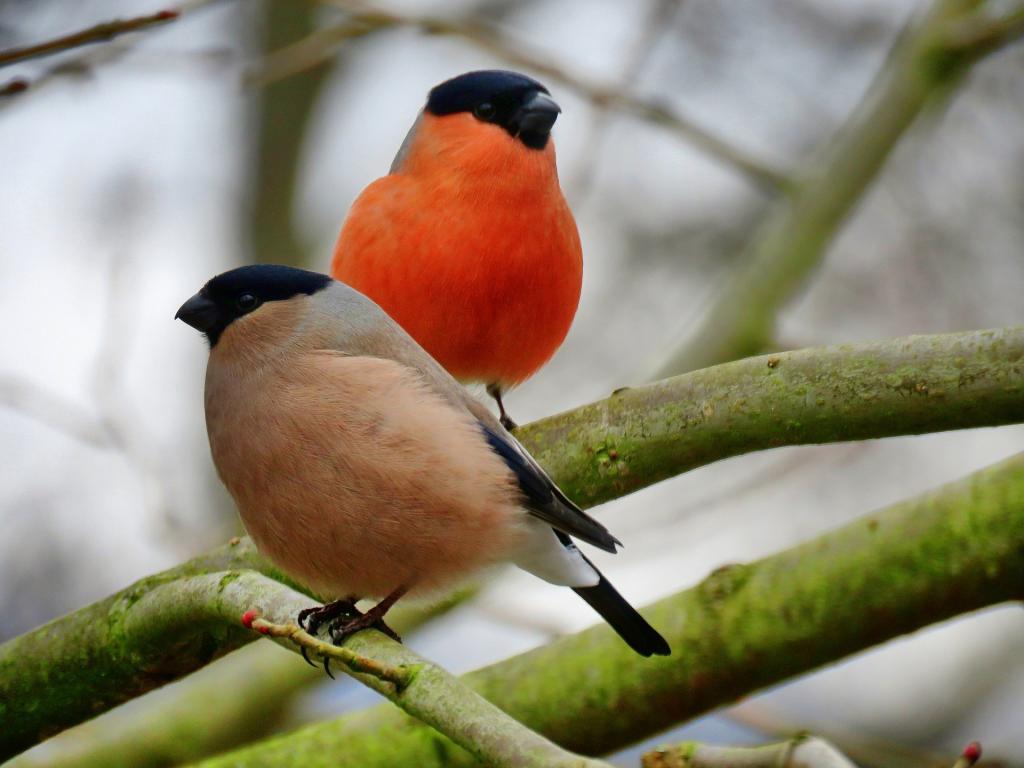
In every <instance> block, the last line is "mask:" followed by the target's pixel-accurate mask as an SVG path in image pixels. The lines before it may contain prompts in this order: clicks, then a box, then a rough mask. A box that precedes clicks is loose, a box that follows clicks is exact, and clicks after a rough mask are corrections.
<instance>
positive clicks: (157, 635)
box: [0, 571, 607, 768]
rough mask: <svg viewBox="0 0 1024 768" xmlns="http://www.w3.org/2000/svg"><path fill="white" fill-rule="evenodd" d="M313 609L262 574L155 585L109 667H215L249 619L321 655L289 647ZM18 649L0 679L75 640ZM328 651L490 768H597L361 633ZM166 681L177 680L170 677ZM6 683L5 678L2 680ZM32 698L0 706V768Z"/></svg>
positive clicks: (84, 650) (131, 617)
mask: <svg viewBox="0 0 1024 768" xmlns="http://www.w3.org/2000/svg"><path fill="white" fill-rule="evenodd" d="M311 603H312V601H311V600H310V599H309V598H308V597H306V596H304V595H302V594H300V593H298V592H296V591H295V590H293V589H291V588H290V587H287V586H285V585H283V584H280V583H278V582H276V581H273V580H272V579H269V578H267V577H266V576H263V575H262V574H259V573H255V572H253V571H223V572H220V573H209V574H203V575H199V576H185V577H182V578H179V579H176V580H173V581H169V582H163V583H161V584H159V585H157V586H154V587H153V588H152V589H150V590H148V591H146V592H145V593H143V594H140V595H139V596H138V597H137V599H135V600H133V601H131V603H130V604H121V605H118V606H116V607H115V608H114V610H113V611H112V612H111V614H110V615H108V617H107V619H108V623H110V624H116V633H117V635H118V636H119V637H120V638H121V640H122V642H121V646H122V647H123V649H124V650H125V651H126V653H124V654H123V655H122V657H121V658H119V659H117V660H116V663H117V664H119V665H121V666H124V667H127V668H128V672H129V673H134V674H136V675H139V674H143V675H153V674H166V673H167V671H165V670H166V664H167V663H170V664H181V663H184V664H192V663H194V662H193V661H192V660H194V659H196V658H199V659H203V658H204V657H205V658H206V659H212V658H216V657H217V656H219V655H222V654H223V653H224V652H225V651H226V650H230V649H233V648H235V647H237V646H238V645H240V644H241V642H240V638H239V637H238V635H239V634H240V633H246V632H249V631H251V630H247V629H244V628H243V627H242V622H241V620H240V618H241V617H242V615H243V614H245V613H246V612H247V611H250V610H254V611H256V612H257V613H258V614H259V615H260V616H262V617H267V618H263V619H256V620H255V622H250V624H251V626H252V629H253V630H257V631H259V632H262V633H264V634H268V635H270V636H271V637H274V638H276V639H277V640H278V641H279V642H281V643H282V644H284V645H285V646H286V647H289V648H293V649H295V650H296V652H297V650H298V647H299V645H306V646H308V647H310V648H312V649H313V650H326V649H322V648H321V647H320V644H319V642H318V641H317V640H316V639H315V638H312V637H310V636H306V637H305V638H303V637H296V635H297V633H301V634H302V635H305V633H302V632H301V630H298V629H297V627H293V626H292V623H291V619H292V618H293V617H294V616H295V615H296V614H297V613H298V612H299V611H300V610H302V609H303V608H306V607H309V606H310V605H311ZM293 630H295V631H293ZM28 638H31V639H32V640H34V641H35V642H34V643H31V642H30V641H28V640H27V639H28ZM20 640H21V642H18V641H17V640H16V641H14V642H15V644H14V647H13V648H10V649H9V648H7V646H4V650H5V651H7V653H5V654H4V656H3V657H0V671H3V672H4V673H10V671H11V670H10V665H12V664H14V663H17V661H18V659H17V657H16V655H15V654H16V653H17V652H18V651H21V652H23V653H33V652H34V656H35V659H34V660H36V661H37V662H38V661H39V660H42V658H43V657H46V656H50V658H49V660H50V661H54V660H55V659H54V658H53V656H52V655H51V654H52V653H53V648H51V647H48V646H47V643H48V642H54V641H55V642H58V643H60V645H61V646H62V649H63V650H64V651H69V650H73V649H74V646H75V643H76V638H74V637H73V636H70V637H69V636H57V637H47V636H46V634H45V633H44V634H39V633H32V634H30V635H28V636H25V638H21V639H20ZM296 643H298V644H296ZM353 646H356V647H353ZM329 650H330V653H331V656H332V658H333V659H335V660H337V661H339V662H341V663H340V664H338V665H336V666H337V668H341V669H343V670H345V671H346V672H348V674H350V675H351V676H352V677H355V678H356V679H358V680H360V681H361V682H363V683H364V684H366V685H368V686H369V687H371V688H373V689H374V690H375V691H377V692H378V693H381V694H382V695H384V696H386V697H387V698H389V699H390V700H391V701H393V702H394V703H395V704H397V705H398V706H399V707H401V708H402V709H403V710H405V711H406V712H408V713H409V714H410V715H412V716H414V717H416V718H417V719H418V720H419V721H420V722H423V723H427V724H430V725H432V726H434V727H436V728H439V729H440V730H441V731H442V732H443V733H445V734H446V736H447V737H448V738H451V739H452V741H453V742H455V743H456V744H459V745H460V746H461V747H462V748H464V749H466V750H468V751H469V752H470V753H472V754H474V755H475V756H476V757H477V758H479V759H480V760H482V761H484V762H486V763H487V764H489V765H493V766H499V767H500V766H522V767H523V768H529V767H530V766H537V768H540V766H566V768H568V767H569V766H572V768H587V767H588V766H592V768H601V766H604V764H603V763H600V762H599V761H589V760H586V759H585V758H581V757H579V756H576V755H572V754H570V753H568V752H566V751H565V750H563V749H561V748H560V747H558V746H556V745H555V744H553V743H551V742H550V741H548V740H547V739H545V738H544V737H542V736H540V735H538V734H536V733H533V732H531V731H530V730H529V729H527V728H524V727H523V726H522V725H520V724H519V723H517V722H515V720H513V719H512V718H510V717H509V716H508V715H506V714H505V713H504V712H502V711H501V710H499V709H498V708H497V707H495V706H494V705H493V704H491V703H490V702H488V701H486V700H484V699H483V698H482V697H480V696H479V695H478V694H476V693H474V692H473V691H471V690H470V689H468V688H466V687H465V686H464V685H463V684H462V683H460V682H459V681H458V680H457V679H456V678H455V677H453V676H452V675H450V674H449V673H447V672H445V671H444V670H442V669H441V668H439V667H437V666H436V665H434V664H432V663H431V662H429V661H426V660H425V659H423V658H421V657H419V656H417V655H416V654H414V653H413V652H412V651H410V650H408V649H407V648H405V647H404V646H402V645H400V644H398V643H396V642H394V641H393V640H390V639H389V638H387V637H385V636H384V635H382V634H380V633H378V632H373V631H370V632H363V633H361V634H360V635H359V636H358V637H354V638H352V639H350V640H349V641H348V642H346V643H345V645H344V646H343V647H341V648H331V649H329ZM106 651H107V648H95V647H92V648H90V647H88V646H84V647H81V648H80V649H79V653H78V654H77V658H76V659H75V660H73V662H72V663H73V664H75V665H77V666H81V667H84V670H81V671H85V672H86V675H85V676H86V677H88V676H89V675H91V674H93V673H95V671H96V670H95V668H93V667H92V666H91V665H92V660H91V659H90V658H89V654H95V653H104V652H106ZM171 655H173V658H170V657H171ZM154 659H159V661H160V664H161V665H162V667H161V669H160V670H156V669H154V668H153V666H152V664H151V662H152V661H153V660H154ZM169 672H170V674H176V673H177V670H175V669H173V668H172V669H171V670H169ZM10 676H11V675H10V674H4V678H5V679H7V678H9V677H10ZM80 676H81V674H80ZM37 682H38V681H37ZM49 682H50V688H52V689H54V690H60V689H61V688H62V687H63V684H64V682H63V681H62V680H59V679H57V678H51V680H50V681H49ZM75 692H80V691H75ZM5 693H6V692H5ZM39 693H40V692H39V690H38V689H35V690H32V689H27V690H26V689H24V687H23V690H21V691H18V695H17V696H12V697H10V698H8V697H6V696H4V697H2V698H0V717H2V718H3V722H4V726H5V727H4V731H3V734H2V735H0V758H2V757H7V756H10V755H11V754H13V753H16V752H17V751H18V750H20V749H22V748H24V747H25V746H28V744H27V743H26V741H28V742H29V743H32V742H33V741H34V740H36V739H37V738H38V734H37V733H33V731H34V729H33V728H31V727H30V728H25V727H24V726H25V725H26V724H29V725H32V724H33V723H38V722H39V721H38V714H39V707H40V704H41V703H42V702H41V701H40V697H39ZM63 695H65V696H66V695H67V693H66V692H65V693H63ZM57 696H58V697H59V696H61V694H57ZM51 699H52V697H51ZM52 714H56V713H52ZM605 768H607V766H605Z"/></svg>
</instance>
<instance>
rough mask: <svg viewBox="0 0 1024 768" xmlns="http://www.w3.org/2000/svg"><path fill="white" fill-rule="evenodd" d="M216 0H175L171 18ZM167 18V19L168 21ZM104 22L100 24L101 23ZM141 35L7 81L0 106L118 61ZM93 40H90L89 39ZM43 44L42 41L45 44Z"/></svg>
mask: <svg viewBox="0 0 1024 768" xmlns="http://www.w3.org/2000/svg"><path fill="white" fill-rule="evenodd" d="M215 2H217V0H185V2H181V3H178V8H177V9H175V10H174V11H173V13H174V14H175V16H174V18H180V17H182V16H186V15H188V14H190V13H192V12H193V11H196V10H199V9H200V8H202V7H204V6H207V5H212V4H213V3H215ZM169 20H170V19H167V21H169ZM100 26H103V25H100ZM141 38H142V36H141V35H130V34H128V35H124V36H123V37H122V38H118V39H116V40H111V41H109V42H106V43H102V42H101V41H100V40H97V41H95V42H98V43H100V44H98V45H96V47H95V49H93V50H90V51H86V52H85V53H82V54H81V55H79V56H75V57H71V58H69V59H67V60H65V61H62V62H60V63H59V64H57V65H56V66H53V67H51V68H50V69H48V70H45V71H44V72H43V73H42V74H40V75H36V76H35V77H34V79H28V78H25V77H15V78H13V79H12V80H9V81H8V82H7V83H5V84H3V85H0V109H2V108H3V107H5V106H10V105H11V104H14V103H17V102H18V101H20V99H14V98H4V97H13V96H18V95H20V94H23V93H25V92H26V91H28V90H31V91H32V92H33V93H35V92H36V91H38V90H39V89H40V87H42V86H43V85H46V84H49V83H51V82H54V81H57V80H60V79H61V78H73V77H78V78H80V77H83V76H85V75H89V74H91V73H92V72H93V71H94V70H96V69H98V68H99V67H101V66H103V65H106V64H110V63H111V62H114V61H117V60H118V59H120V58H121V57H122V56H124V55H125V54H126V53H128V52H129V51H131V50H132V48H133V47H134V45H135V43H136V42H137V41H138V40H140V39H141ZM90 42H93V41H90ZM44 45H45V44H44Z"/></svg>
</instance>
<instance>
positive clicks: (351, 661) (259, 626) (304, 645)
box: [242, 606, 415, 691]
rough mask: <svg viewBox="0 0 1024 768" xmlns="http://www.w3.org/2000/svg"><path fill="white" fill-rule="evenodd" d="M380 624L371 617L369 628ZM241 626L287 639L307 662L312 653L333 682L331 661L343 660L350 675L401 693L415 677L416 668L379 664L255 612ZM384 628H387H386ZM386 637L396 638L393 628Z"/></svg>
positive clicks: (244, 619)
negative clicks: (385, 684) (369, 678)
mask: <svg viewBox="0 0 1024 768" xmlns="http://www.w3.org/2000/svg"><path fill="white" fill-rule="evenodd" d="M325 607H326V606H325ZM372 613H373V611H372V610H371V611H367V612H366V613H365V614H359V615H358V617H356V618H355V619H349V621H347V622H345V625H347V624H349V623H352V622H354V621H361V620H363V619H366V618H367V617H371V614H372ZM307 618H308V616H307ZM300 621H301V619H300ZM377 622H380V619H379V617H377V616H373V617H371V621H370V623H369V624H367V625H366V626H375V627H376V626H377ZM242 624H243V625H245V627H247V628H248V629H252V630H254V631H256V632H259V633H260V634H261V635H266V636H268V637H277V638H284V639H286V640H289V641H291V642H292V643H293V644H294V645H296V646H297V647H298V648H299V652H300V653H302V656H303V658H305V659H306V661H309V657H308V656H307V652H308V651H312V652H313V653H314V654H316V655H317V656H319V657H320V658H322V659H323V661H324V670H325V671H326V672H327V674H328V675H329V676H330V677H331V679H334V675H333V674H331V669H330V660H331V659H335V660H337V661H340V662H341V663H342V664H343V665H344V666H345V667H346V668H347V669H348V671H349V672H353V673H356V674H364V675H372V676H373V677H376V678H377V679H378V680H383V681H385V682H389V683H391V684H393V685H394V686H395V689H396V690H398V691H402V690H404V689H405V688H406V687H407V686H408V685H409V683H411V682H412V679H413V677H414V675H415V669H412V668H410V667H407V666H404V665H402V666H397V667H396V666H393V665H390V664H385V663H384V662H381V661H377V660H376V659H371V658H369V657H368V656H363V655H361V654H358V653H356V652H355V651H351V650H349V649H348V648H341V647H339V646H337V645H333V644H332V643H328V642H325V641H323V640H320V639H319V638H317V637H314V636H313V635H311V634H310V633H309V632H307V631H306V630H305V629H303V628H302V627H300V626H299V625H298V624H291V623H288V624H275V623H273V622H270V621H267V620H266V619H264V618H261V617H260V615H259V614H258V613H257V612H256V611H246V612H245V613H244V614H242ZM380 624H383V622H380ZM384 626H385V627H386V625H384ZM364 628H366V627H363V626H360V627H358V628H357V629H353V630H350V631H349V632H348V633H347V634H346V635H345V636H347V635H350V634H352V633H353V632H356V631H358V630H359V629H364ZM334 633H335V630H334V629H333V628H332V630H331V635H332V638H333V637H334ZM385 634H389V635H391V636H393V637H395V638H397V635H395V634H394V633H393V632H391V630H390V629H388V631H387V632H385ZM310 663H312V662H310Z"/></svg>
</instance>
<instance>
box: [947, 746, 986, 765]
mask: <svg viewBox="0 0 1024 768" xmlns="http://www.w3.org/2000/svg"><path fill="white" fill-rule="evenodd" d="M979 760H981V742H980V741H972V742H971V743H970V744H968V745H967V746H966V747H964V751H963V752H961V753H960V757H958V758H957V759H956V762H955V763H953V768H971V766H973V765H974V764H975V763H976V762H978V761H979Z"/></svg>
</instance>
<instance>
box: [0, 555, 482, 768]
mask: <svg viewBox="0 0 1024 768" xmlns="http://www.w3.org/2000/svg"><path fill="white" fill-rule="evenodd" d="M247 546H249V547H251V544H247ZM475 593H476V590H475V589H474V588H468V589H463V590H458V591H456V592H453V593H452V594H450V595H449V596H448V597H447V598H446V599H444V600H441V601H432V602H430V603H427V604H415V603H411V604H402V603H399V604H398V605H397V606H396V607H395V608H393V609H392V610H391V611H390V612H389V613H388V623H389V625H390V626H392V627H393V628H394V629H395V630H397V631H398V632H400V633H401V634H403V635H405V634H407V633H410V632H414V631H415V629H416V628H417V627H418V626H420V625H422V624H423V623H424V622H426V621H429V620H430V619H432V618H434V617H435V616H437V615H439V614H441V613H443V612H445V611H448V610H449V609H451V608H453V607H455V606H456V605H460V604H461V603H462V602H463V601H465V600H466V599H468V598H470V597H471V596H472V595H474V594H475ZM413 642H414V643H415V641H413ZM275 646H276V644H271V643H252V644H251V645H249V646H247V647H245V648H242V649H240V650H238V651H235V652H233V653H231V654H229V655H228V656H227V657H225V658H223V659H220V660H219V661H218V662H217V663H216V664H211V665H209V666H207V667H205V668H203V669H201V670H199V671H198V672H197V673H195V674H193V675H190V676H188V677H187V678H185V679H184V680H181V681H179V682H178V683H177V684H176V685H173V686H169V687H166V688H164V689H162V690H160V691H154V692H153V693H151V694H149V695H147V696H145V697H143V698H142V699H141V700H139V701H137V702H132V704H133V705H134V706H130V707H127V708H126V707H120V708H117V709H115V710H113V711H111V712H107V713H106V714H104V715H101V716H100V717H97V718H94V719H93V720H90V721H88V722H85V723H81V724H80V725H78V726H76V727H75V728H71V729H69V730H67V731H65V732H63V733H61V734H58V735H57V736H56V737H54V738H52V739H48V740H47V741H46V742H45V743H44V744H42V745H40V748H37V749H33V750H30V751H28V752H26V753H25V754H23V755H20V756H18V757H16V758H15V759H14V760H12V761H11V762H9V763H4V768H44V766H45V768H121V767H124V768H128V767H129V766H130V768H164V766H170V765H182V764H185V763H190V762H194V761H196V760H201V759H203V758H205V757H208V756H210V755H215V754H219V753H221V752H224V751H226V750H229V749H234V748H236V747H239V746H242V745H243V744H248V743H250V742H252V741H255V740H256V739H260V738H265V737H267V736H268V735H269V734H270V733H273V732H274V731H278V730H280V728H281V726H282V724H283V723H284V722H285V721H287V720H288V719H289V710H290V707H291V705H292V703H293V701H294V697H295V696H296V695H297V694H299V693H301V692H302V691H304V690H306V689H308V688H309V687H311V686H313V685H316V684H318V683H320V682H322V681H323V680H324V673H323V670H321V669H319V668H314V667H310V666H307V665H306V664H296V663H295V657H294V656H293V655H292V654H291V653H287V652H286V651H285V650H284V649H282V648H279V647H275Z"/></svg>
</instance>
